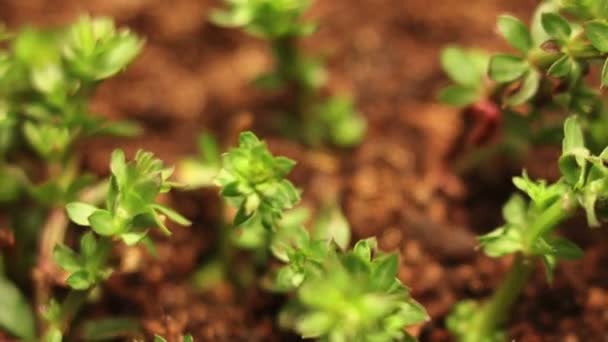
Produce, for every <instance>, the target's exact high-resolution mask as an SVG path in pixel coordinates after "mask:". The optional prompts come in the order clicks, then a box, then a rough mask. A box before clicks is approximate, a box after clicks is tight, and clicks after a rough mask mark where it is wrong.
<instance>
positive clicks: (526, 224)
mask: <svg viewBox="0 0 608 342" xmlns="http://www.w3.org/2000/svg"><path fill="white" fill-rule="evenodd" d="M604 151H608V149H606V150H604ZM606 158H608V152H602V153H601V154H600V155H593V154H592V153H591V152H590V151H589V149H587V147H586V146H585V139H584V133H583V129H582V127H581V124H580V122H579V120H578V118H577V117H575V116H573V117H569V118H568V119H566V121H565V122H564V139H563V143H562V155H561V157H560V159H559V166H560V170H561V173H562V178H561V179H559V180H558V181H556V182H554V183H552V184H547V182H546V181H544V180H540V181H533V180H531V179H530V178H528V176H527V174H526V173H525V172H524V174H523V176H522V177H515V178H514V179H513V183H514V184H515V186H516V187H517V188H518V189H519V190H521V191H522V192H524V193H525V194H526V195H527V197H529V200H526V199H524V197H523V196H521V195H520V194H515V195H513V196H512V197H511V198H510V199H509V201H508V202H507V203H506V204H505V205H504V207H503V218H504V220H505V224H504V225H503V226H501V227H499V228H497V229H495V230H494V231H492V232H490V233H487V234H485V235H482V236H480V237H479V242H480V246H481V248H482V249H483V251H484V252H485V253H486V254H487V255H488V256H491V257H501V256H504V255H508V254H515V255H516V258H515V260H516V261H515V262H514V266H513V268H512V269H511V273H510V275H509V276H508V277H507V278H506V280H505V282H504V283H503V284H502V285H501V287H500V288H499V289H497V290H496V293H495V294H494V297H492V298H491V299H490V300H489V301H488V302H487V303H485V304H483V305H481V306H478V304H473V303H464V304H462V305H460V306H457V307H456V308H455V309H454V311H453V313H452V314H451V316H450V317H451V318H450V319H448V326H449V327H450V329H451V330H452V332H454V333H455V334H456V335H457V336H458V339H459V341H463V342H469V341H471V342H472V341H479V339H480V338H485V340H487V341H502V340H504V336H503V335H502V333H501V332H500V324H502V323H504V322H503V321H504V320H505V317H506V314H505V313H506V312H508V310H509V307H510V306H511V305H512V303H513V301H514V299H515V298H516V297H517V295H518V294H519V292H520V291H522V289H523V286H524V284H525V281H526V279H527V274H528V273H529V272H530V271H531V269H532V268H531V267H532V266H531V263H532V261H534V260H537V259H541V260H542V261H543V264H544V266H545V270H546V274H547V279H548V281H549V282H551V281H552V279H553V271H554V269H555V267H556V265H557V262H558V261H559V260H562V259H563V260H572V259H578V258H580V257H582V256H583V251H582V250H581V249H580V248H579V247H578V246H576V245H575V244H574V243H573V242H571V241H569V240H567V239H565V238H561V237H556V236H555V235H554V234H553V231H554V230H555V229H556V228H557V226H558V225H559V224H560V223H561V222H563V221H564V220H566V219H568V218H569V217H571V216H573V215H574V213H575V212H576V209H578V208H582V209H583V210H584V211H585V212H586V214H587V222H588V224H589V226H592V227H594V226H598V225H599V222H600V220H599V218H598V209H599V208H600V204H601V203H602V202H604V201H605V200H606V199H608V187H607V184H608V167H607V166H606V165H605V164H606ZM474 307H478V309H475V310H476V311H475V310H474V309H473V308H474ZM473 312H474V314H473ZM467 315H468V316H469V317H467ZM488 317H489V318H488ZM485 340H484V341H485Z"/></svg>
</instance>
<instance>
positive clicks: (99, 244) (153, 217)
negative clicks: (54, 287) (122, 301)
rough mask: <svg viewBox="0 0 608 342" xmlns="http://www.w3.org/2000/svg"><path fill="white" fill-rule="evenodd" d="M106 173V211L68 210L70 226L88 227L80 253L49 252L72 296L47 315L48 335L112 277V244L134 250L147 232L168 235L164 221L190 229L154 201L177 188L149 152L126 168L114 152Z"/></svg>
mask: <svg viewBox="0 0 608 342" xmlns="http://www.w3.org/2000/svg"><path fill="white" fill-rule="evenodd" d="M110 169H111V170H112V175H111V177H110V189H109V191H108V195H107V199H106V203H105V208H103V209H102V208H97V207H95V206H92V205H90V204H86V203H82V202H73V203H69V204H68V205H67V206H66V210H67V212H68V215H69V217H70V219H71V220H72V222H74V223H76V224H77V225H79V226H86V227H90V229H91V231H88V232H87V233H85V234H84V235H83V236H82V238H81V240H80V253H79V254H77V253H76V252H74V251H73V250H72V249H70V248H69V247H67V246H64V245H58V246H57V247H56V248H55V250H54V252H53V259H54V260H55V262H56V263H57V264H58V265H59V266H60V267H61V268H63V269H64V270H65V271H66V272H68V277H67V280H66V282H67V284H68V285H69V286H70V287H71V288H72V291H71V292H70V293H69V294H68V296H67V297H66V299H65V301H64V303H63V304H62V305H60V306H59V305H58V304H52V305H51V309H49V312H50V313H48V314H47V319H48V320H49V323H50V330H49V331H48V332H47V334H53V335H56V334H57V332H59V333H61V332H63V331H64V330H65V329H66V326H67V324H68V323H69V320H70V319H72V318H73V316H74V315H75V314H76V312H77V311H78V309H79V307H80V306H81V305H82V304H83V302H84V300H85V299H86V298H87V296H88V294H89V291H90V290H91V289H92V288H93V287H95V286H96V285H98V284H100V283H101V282H103V281H104V280H105V279H106V278H107V277H108V276H109V275H110V274H111V268H110V265H108V257H109V253H110V251H111V248H112V245H113V243H114V242H115V241H122V242H124V243H125V244H127V245H134V244H136V243H139V242H141V241H143V240H144V239H146V234H147V232H148V230H149V229H150V228H151V227H157V228H159V229H160V230H161V231H162V232H163V233H165V234H166V235H170V231H169V230H168V229H167V227H166V225H165V223H164V221H165V218H168V219H170V220H172V221H174V222H176V223H178V224H180V225H190V222H189V221H188V220H187V219H186V218H184V217H183V216H181V215H180V214H178V213H177V212H175V211H174V210H173V209H171V208H169V207H166V206H164V205H161V204H159V203H156V202H155V199H156V197H157V196H158V195H159V194H161V193H166V192H168V191H169V190H170V189H171V187H172V186H174V185H175V184H174V183H171V182H170V181H168V178H169V176H171V173H172V169H171V168H165V167H163V163H162V162H161V161H160V160H158V159H155V158H154V156H153V155H152V153H150V152H144V151H138V152H137V154H136V155H135V158H134V161H133V162H132V163H127V162H126V161H125V156H124V153H123V152H122V151H121V150H116V151H114V153H113V154H112V161H111V164H110ZM95 235H98V236H99V238H97V237H95Z"/></svg>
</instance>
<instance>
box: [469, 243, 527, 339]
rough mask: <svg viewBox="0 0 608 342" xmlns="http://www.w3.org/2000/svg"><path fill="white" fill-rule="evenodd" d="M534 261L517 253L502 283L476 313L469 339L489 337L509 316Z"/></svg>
mask: <svg viewBox="0 0 608 342" xmlns="http://www.w3.org/2000/svg"><path fill="white" fill-rule="evenodd" d="M533 269H534V262H533V260H532V259H531V258H528V257H525V256H523V255H521V254H518V255H517V256H516V257H515V260H514V262H513V265H511V269H510V270H509V273H508V274H507V276H506V278H505V279H504V280H503V282H502V284H501V285H500V287H499V288H498V289H496V291H495V292H494V294H493V295H492V297H491V298H490V299H489V300H488V301H487V302H486V303H484V305H483V307H482V309H481V311H480V312H478V313H477V315H478V316H476V317H477V319H478V321H477V322H476V325H475V326H474V329H475V330H474V332H473V334H471V335H469V336H471V337H472V339H469V341H473V340H475V341H484V340H486V339H488V338H490V337H491V336H492V335H493V334H494V333H495V332H496V330H497V328H498V327H500V326H501V325H502V324H504V323H505V321H506V319H507V318H508V317H509V311H510V308H511V306H512V305H513V303H514V302H515V300H516V299H517V297H519V294H520V293H521V291H522V290H523V289H524V287H525V285H526V282H527V281H528V278H529V277H530V274H531V273H532V270H533Z"/></svg>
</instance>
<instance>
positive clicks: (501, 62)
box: [489, 55, 530, 83]
mask: <svg viewBox="0 0 608 342" xmlns="http://www.w3.org/2000/svg"><path fill="white" fill-rule="evenodd" d="M529 69H530V66H529V65H528V64H527V63H526V62H525V61H524V60H523V59H521V58H519V57H516V56H512V55H495V56H493V57H492V59H490V69H489V75H490V78H492V79H493V80H494V81H496V82H500V83H507V82H511V81H514V80H516V79H518V78H520V77H521V76H523V75H524V74H525V73H526V71H528V70H529Z"/></svg>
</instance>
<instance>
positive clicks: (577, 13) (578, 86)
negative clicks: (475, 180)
mask: <svg viewBox="0 0 608 342" xmlns="http://www.w3.org/2000/svg"><path fill="white" fill-rule="evenodd" d="M607 19H608V18H607V13H606V11H605V9H604V7H603V1H579V0H574V1H546V2H543V3H542V4H540V5H539V7H538V9H537V10H536V13H535V15H534V17H533V20H532V24H531V28H530V29H528V28H527V27H526V26H525V25H524V23H522V22H521V21H520V20H519V19H517V18H515V17H513V16H510V15H502V16H500V17H499V18H498V25H497V27H498V32H499V33H500V34H501V35H502V36H503V38H504V39H505V40H506V41H507V42H508V43H509V44H510V45H511V46H512V48H513V50H514V51H516V52H515V53H508V54H495V55H493V56H491V57H490V58H489V59H487V58H484V57H483V54H480V53H478V52H469V51H466V50H463V49H459V48H454V47H450V48H448V49H446V50H444V52H443V54H442V65H443V67H444V70H445V71H446V73H447V74H448V75H449V76H450V78H451V79H452V80H453V81H454V83H455V84H454V85H451V86H449V87H447V88H445V89H444V90H442V92H441V93H440V99H441V100H443V101H444V102H446V103H449V104H452V105H456V106H463V107H465V108H466V111H467V112H468V113H470V114H473V118H472V120H473V121H474V122H475V123H474V126H476V128H479V129H485V130H489V131H488V132H484V134H485V135H486V136H492V135H497V133H499V132H501V133H502V137H500V138H499V139H498V142H497V143H495V144H493V145H490V146H487V141H489V140H488V139H485V140H484V141H481V142H478V143H479V145H484V144H485V145H486V146H484V148H485V149H486V151H484V152H479V151H478V152H476V154H477V157H470V158H468V159H469V161H463V163H464V164H467V163H468V164H472V165H470V166H468V167H467V166H463V167H461V168H463V169H466V168H470V167H471V166H472V167H475V166H476V165H479V164H481V163H482V162H483V161H484V160H487V158H486V157H480V158H478V157H479V156H480V155H482V154H485V155H492V154H494V153H496V152H499V153H505V154H507V155H509V156H511V157H512V158H515V159H518V158H520V157H519V156H521V155H524V154H525V152H526V151H527V149H528V148H529V147H530V146H536V145H540V144H547V143H555V144H557V143H558V142H559V139H560V134H559V133H560V132H559V130H560V127H561V122H562V120H563V118H565V116H566V115H570V114H577V115H579V117H580V119H579V120H580V121H581V124H582V125H583V128H584V129H585V130H587V131H589V132H590V135H589V138H590V139H589V142H588V143H589V148H590V149H591V150H592V151H594V152H599V151H601V149H602V148H603V146H605V145H606V143H608V140H607V139H606V136H605V134H603V132H604V131H605V127H607V122H608V121H607V118H608V113H607V111H606V108H605V106H604V105H603V102H602V101H601V99H600V98H599V94H598V92H597V91H595V90H593V88H592V87H589V86H588V85H587V84H588V83H589V81H588V79H589V78H586V77H585V76H586V75H588V74H589V73H590V72H591V71H592V70H594V69H592V68H591V66H593V65H598V66H601V64H603V65H604V67H603V69H601V70H602V71H601V75H598V76H599V77H598V78H599V79H600V80H601V83H602V86H604V85H606V84H607V83H608V67H607V65H608V59H607V55H606V53H607V52H608V46H607V45H606V44H605V42H604V40H603V38H602V37H604V36H605V35H606V34H608V21H607ZM486 63H487V67H486V66H484V65H485V64H486ZM484 69H485V70H487V74H486V73H485V72H483V71H484ZM486 75H487V76H486ZM556 111H557V112H561V113H562V114H561V115H562V116H561V117H557V118H556V117H555V115H553V113H555V112H556ZM488 122H491V124H488ZM480 127H481V128H480ZM484 127H485V128H484Z"/></svg>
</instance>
